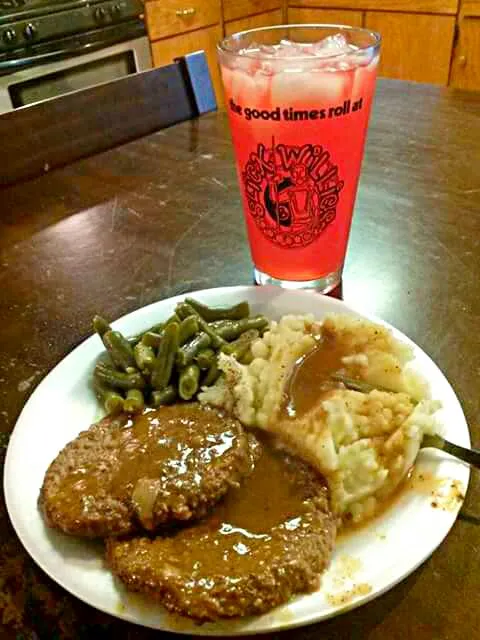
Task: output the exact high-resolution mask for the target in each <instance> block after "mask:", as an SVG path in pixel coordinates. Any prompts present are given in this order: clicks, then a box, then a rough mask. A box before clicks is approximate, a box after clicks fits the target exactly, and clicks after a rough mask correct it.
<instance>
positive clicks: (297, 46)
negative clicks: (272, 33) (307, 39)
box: [277, 40, 305, 58]
mask: <svg viewBox="0 0 480 640" xmlns="http://www.w3.org/2000/svg"><path fill="white" fill-rule="evenodd" d="M304 55H305V47H304V46H303V45H302V44H301V43H300V42H292V40H280V44H279V45H278V46H277V58H301V57H303V56H304Z"/></svg>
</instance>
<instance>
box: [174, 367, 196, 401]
mask: <svg viewBox="0 0 480 640" xmlns="http://www.w3.org/2000/svg"><path fill="white" fill-rule="evenodd" d="M199 379H200V369H199V367H198V366H197V365H196V364H189V365H188V367H185V369H182V371H181V372H180V377H179V379H178V394H179V396H180V397H181V398H182V399H183V400H191V399H192V398H193V396H194V395H195V394H196V392H197V391H198V381H199Z"/></svg>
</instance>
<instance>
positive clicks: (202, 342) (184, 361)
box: [176, 333, 211, 369]
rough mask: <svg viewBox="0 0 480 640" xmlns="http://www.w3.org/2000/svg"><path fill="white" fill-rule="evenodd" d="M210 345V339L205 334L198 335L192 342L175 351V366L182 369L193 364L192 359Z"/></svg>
mask: <svg viewBox="0 0 480 640" xmlns="http://www.w3.org/2000/svg"><path fill="white" fill-rule="evenodd" d="M210 344H211V340H210V337H209V336H207V334H206V333H198V334H197V335H196V336H195V337H194V338H192V340H190V341H189V342H187V343H186V344H184V345H183V346H182V347H180V349H179V350H178V351H177V357H176V364H177V367H179V368H181V369H182V368H183V367H186V366H187V365H189V364H190V363H191V362H193V359H194V358H195V356H196V355H197V353H199V352H200V351H202V350H203V349H206V348H207V347H209V346H210Z"/></svg>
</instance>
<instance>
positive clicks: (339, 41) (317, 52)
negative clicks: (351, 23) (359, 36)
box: [308, 33, 354, 58]
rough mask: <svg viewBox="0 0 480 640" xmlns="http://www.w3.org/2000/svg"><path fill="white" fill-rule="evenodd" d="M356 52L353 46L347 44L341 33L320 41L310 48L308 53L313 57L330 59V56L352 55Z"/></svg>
mask: <svg viewBox="0 0 480 640" xmlns="http://www.w3.org/2000/svg"><path fill="white" fill-rule="evenodd" d="M352 51H354V49H352V48H351V45H350V44H349V43H348V42H347V39H346V38H345V36H344V35H343V34H341V33H336V34H335V35H333V36H327V37H326V38H323V40H319V41H318V42H315V43H313V44H311V45H309V47H308V52H309V53H310V54H311V55H314V56H318V57H319V58H328V57H330V56H336V55H339V54H341V53H350V52H352Z"/></svg>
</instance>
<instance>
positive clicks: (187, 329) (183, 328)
mask: <svg viewBox="0 0 480 640" xmlns="http://www.w3.org/2000/svg"><path fill="white" fill-rule="evenodd" d="M196 333H198V320H197V318H196V317H195V316H188V317H187V318H185V319H184V320H182V322H181V323H180V333H179V336H178V342H179V344H180V346H181V345H182V344H185V342H187V340H190V338H193V336H194V335H195V334H196Z"/></svg>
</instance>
